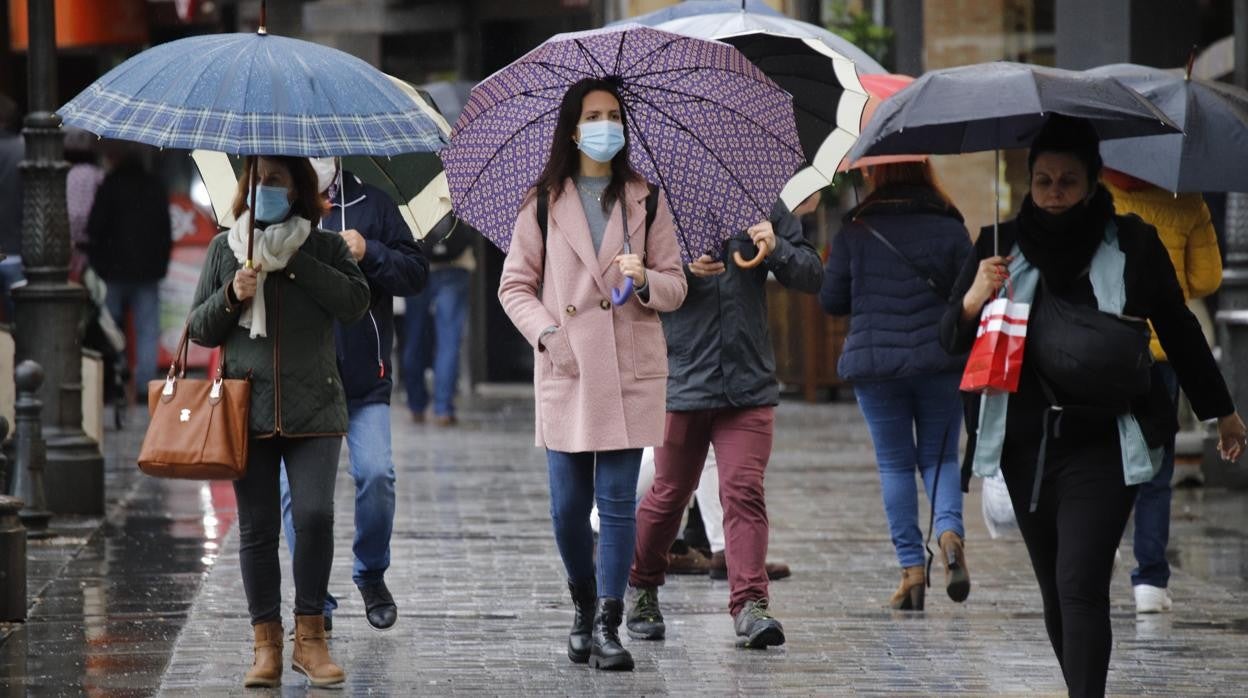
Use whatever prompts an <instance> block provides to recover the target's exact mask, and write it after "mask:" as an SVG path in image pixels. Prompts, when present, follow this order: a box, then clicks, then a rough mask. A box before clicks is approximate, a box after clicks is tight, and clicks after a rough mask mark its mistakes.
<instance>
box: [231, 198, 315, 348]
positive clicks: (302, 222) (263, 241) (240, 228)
mask: <svg viewBox="0 0 1248 698" xmlns="http://www.w3.org/2000/svg"><path fill="white" fill-rule="evenodd" d="M249 218H250V215H249V214H247V213H244V214H243V215H241V216H239V219H238V220H237V221H235V223H234V227H232V228H230V234H229V241H230V250H232V251H233V252H234V258H235V259H237V260H238V261H239V262H240V263H245V262H246V260H247V223H246V221H247V220H248V219H249ZM311 232H312V223H311V222H310V221H309V220H308V219H306V218H300V217H299V216H291V217H290V218H287V219H286V220H285V221H282V222H281V223H274V224H273V225H270V226H269V227H267V228H265V229H264V230H259V229H257V230H256V234H255V240H254V248H253V249H252V253H251V261H252V264H253V265H254V266H255V268H256V269H258V270H259V271H258V272H257V274H256V295H255V296H254V297H253V298H252V299H251V304H250V305H248V306H247V307H246V309H244V310H243V314H242V316H241V317H239V319H238V324H240V325H242V326H243V327H247V328H249V329H250V330H251V338H252V339H255V338H256V337H267V336H268V334H267V333H266V331H265V330H266V328H267V326H268V316H267V315H266V314H265V310H264V279H265V277H266V276H268V274H269V272H273V271H277V270H279V269H283V268H285V267H286V264H287V263H288V262H290V258H291V257H293V256H294V255H295V253H296V252H298V251H299V248H300V247H302V246H303V243H304V241H306V240H307V239H308V235H309V234H310V233H311Z"/></svg>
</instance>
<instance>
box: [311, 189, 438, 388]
mask: <svg viewBox="0 0 1248 698" xmlns="http://www.w3.org/2000/svg"><path fill="white" fill-rule="evenodd" d="M343 183H344V185H345V186H344V188H345V189H346V191H345V192H337V193H336V194H335V196H334V198H333V200H332V201H331V202H330V203H331V204H332V205H333V207H332V209H331V210H330V211H329V212H328V213H326V214H325V216H324V218H322V219H321V222H320V224H321V228H322V229H324V230H329V231H332V232H338V231H340V230H343V229H344V228H343V211H344V208H343V205H342V202H343V201H344V200H345V201H346V202H347V203H346V207H345V211H346V229H347V230H350V229H353V228H354V229H355V230H358V231H360V235H362V236H363V237H364V240H365V249H364V258H363V259H361V260H359V262H358V264H359V267H360V271H362V272H364V277H365V278H367V279H368V288H369V291H370V292H371V296H372V298H371V300H370V302H369V306H368V312H367V313H365V314H364V317H363V318H361V319H360V320H357V321H356V322H353V323H351V324H348V325H344V324H341V323H337V324H335V326H334V338H335V343H336V344H337V349H338V371H339V373H340V374H341V375H342V387H343V389H344V390H345V392H346V394H347V407H348V408H349V409H355V408H357V407H359V406H361V405H367V404H373V403H386V404H389V403H390V391H391V387H392V385H393V382H392V379H391V377H390V372H391V371H390V350H391V347H393V346H394V297H395V296H414V295H416V294H417V293H420V292H421V291H422V290H424V288H425V282H426V280H427V279H428V276H429V261H428V259H426V257H425V253H424V251H423V250H422V249H421V247H420V246H419V245H418V244H417V243H416V241H415V240H414V239H413V238H412V231H411V228H408V227H407V223H405V222H404V221H403V217H402V215H400V213H399V208H398V206H396V205H395V204H394V200H393V199H391V198H390V197H389V196H388V195H387V194H386V193H385V192H384V191H382V190H380V189H378V188H377V187H374V186H373V185H371V184H366V183H364V182H361V181H360V180H359V178H357V177H356V176H355V175H353V174H351V173H350V172H343ZM344 194H345V196H344Z"/></svg>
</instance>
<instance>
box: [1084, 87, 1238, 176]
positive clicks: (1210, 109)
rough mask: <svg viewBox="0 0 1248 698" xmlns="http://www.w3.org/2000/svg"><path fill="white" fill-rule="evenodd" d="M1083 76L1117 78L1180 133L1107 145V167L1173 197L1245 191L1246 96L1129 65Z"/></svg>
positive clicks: (1103, 153)
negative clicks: (1173, 195) (1171, 194)
mask: <svg viewBox="0 0 1248 698" xmlns="http://www.w3.org/2000/svg"><path fill="white" fill-rule="evenodd" d="M1087 72H1088V74H1090V75H1099V76H1108V77H1112V78H1117V79H1118V80H1119V81H1120V82H1122V83H1123V84H1124V85H1126V86H1128V87H1130V88H1132V89H1134V90H1136V91H1137V92H1139V93H1140V94H1142V95H1144V97H1145V98H1147V99H1148V101H1150V102H1152V103H1153V104H1154V105H1155V106H1156V107H1157V108H1159V109H1161V110H1162V111H1163V112H1165V113H1166V116H1168V117H1170V118H1171V119H1172V120H1173V121H1174V123H1176V124H1178V125H1179V126H1180V127H1182V129H1183V133H1175V134H1169V135H1165V136H1151V137H1145V138H1123V139H1119V140H1114V141H1106V142H1105V143H1102V144H1101V156H1102V157H1103V158H1104V160H1105V165H1106V167H1111V168H1113V169H1115V170H1118V171H1119V172H1126V173H1127V174H1129V175H1131V176H1133V177H1138V178H1139V179H1142V180H1144V181H1146V182H1150V183H1152V184H1156V185H1157V186H1159V187H1161V188H1163V189H1166V190H1168V191H1173V192H1203V191H1248V167H1245V166H1244V163H1245V162H1248V91H1245V90H1243V89H1241V88H1238V87H1235V86H1233V85H1227V84H1225V83H1219V82H1212V81H1205V80H1196V79H1191V78H1190V76H1184V75H1182V74H1178V75H1176V74H1174V73H1172V72H1169V71H1165V70H1159V69H1157V68H1149V67H1147V66H1142V65H1133V64H1130V63H1119V64H1115V65H1107V66H1102V67H1100V68H1094V69H1092V70H1089V71H1087Z"/></svg>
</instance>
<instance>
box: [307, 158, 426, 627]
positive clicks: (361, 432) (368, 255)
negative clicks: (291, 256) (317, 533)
mask: <svg viewBox="0 0 1248 698" xmlns="http://www.w3.org/2000/svg"><path fill="white" fill-rule="evenodd" d="M312 165H313V167H314V168H315V169H316V172H317V179H318V185H319V186H320V187H321V191H323V192H325V195H326V198H327V199H328V200H329V202H330V204H331V205H332V206H331V210H330V212H329V213H327V214H326V215H325V217H324V218H322V219H321V221H320V228H321V229H323V230H330V231H341V234H342V237H343V239H344V240H346V242H347V247H348V248H349V249H350V250H351V254H352V256H354V257H355V261H356V263H358V264H359V265H360V271H362V272H364V276H365V278H367V279H368V286H369V289H370V290H371V291H372V300H371V302H370V304H369V309H368V312H367V313H366V314H365V315H364V317H363V318H362V319H360V320H358V321H356V322H354V323H351V324H349V325H342V324H339V325H337V326H336V327H335V335H336V336H335V339H336V344H337V349H338V372H339V374H340V375H341V376H342V386H343V389H344V391H345V392H346V394H347V413H348V415H349V417H350V426H349V427H348V430H347V450H348V453H349V454H350V457H351V477H352V478H353V479H354V480H355V542H354V544H353V545H352V552H353V553H354V563H353V566H352V575H351V578H352V580H353V581H354V582H355V585H356V587H358V588H359V590H360V595H361V597H363V600H364V612H365V616H366V617H367V619H368V623H369V625H371V626H373V627H374V628H376V629H377V630H388V629H390V628H391V627H392V626H393V625H394V623H395V621H396V620H398V608H397V607H396V606H395V603H394V597H393V596H391V594H390V590H389V589H388V588H387V587H386V582H385V574H386V570H387V569H388V568H389V567H390V534H391V532H392V531H393V529H394V461H393V459H392V457H391V453H390V391H391V388H392V387H393V382H392V379H391V373H390V354H391V348H392V346H393V342H394V297H395V296H409V295H414V294H416V293H419V292H420V291H421V289H423V288H424V286H425V281H426V280H427V278H428V275H429V262H428V260H426V259H425V256H424V253H423V252H422V251H421V249H420V247H419V246H418V245H417V244H416V241H415V240H414V239H413V238H412V231H411V229H410V228H408V226H407V223H405V222H404V221H403V217H402V216H401V215H400V213H399V209H398V206H396V205H395V203H394V201H392V200H391V199H390V197H389V196H388V195H387V194H386V193H385V192H383V191H382V190H380V189H378V188H377V187H374V186H372V185H370V184H365V183H364V182H362V181H360V179H359V178H358V177H356V176H355V175H353V174H351V173H350V172H341V173H339V172H338V169H337V165H336V163H335V159H334V158H313V159H312ZM339 175H340V176H339ZM340 186H341V189H340ZM344 202H345V203H344ZM282 517H283V523H284V525H285V528H286V541H287V543H288V544H289V545H290V547H291V550H292V551H293V550H294V545H295V532H294V528H293V526H292V524H291V512H290V489H289V487H288V486H287V483H286V478H285V471H283V473H282ZM337 607H338V602H337V600H336V599H334V597H333V596H332V595H327V596H326V597H325V615H326V619H327V621H328V617H329V616H330V614H331V613H332V612H333V610H334V609H335V608H337ZM329 627H330V625H329V623H328V622H327V623H326V629H328V628H329Z"/></svg>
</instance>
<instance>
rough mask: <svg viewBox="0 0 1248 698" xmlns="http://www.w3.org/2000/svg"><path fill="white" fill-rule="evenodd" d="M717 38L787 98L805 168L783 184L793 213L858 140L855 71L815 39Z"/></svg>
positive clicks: (861, 102)
mask: <svg viewBox="0 0 1248 698" xmlns="http://www.w3.org/2000/svg"><path fill="white" fill-rule="evenodd" d="M659 28H660V29H662V28H663V26H660V27H659ZM717 38H718V40H719V41H722V42H724V43H726V44H731V45H733V46H735V47H737V50H739V51H741V53H742V54H744V55H745V57H746V58H748V59H750V62H751V63H753V64H754V65H756V66H758V68H759V70H762V71H763V73H764V74H765V75H766V76H767V77H769V78H771V79H772V80H775V81H776V84H778V85H780V87H783V88H784V89H785V90H786V91H787V92H788V93H789V94H791V95H793V114H794V116H795V117H796V120H797V135H798V138H799V139H800V141H801V144H802V152H803V153H804V154H805V156H806V161H807V162H808V163H809V165H808V166H807V167H805V168H803V169H802V170H801V171H800V172H798V173H797V174H796V175H794V176H793V178H792V179H790V180H789V181H788V183H787V184H785V186H784V190H783V191H782V192H781V193H780V198H781V199H782V200H783V201H784V203H785V205H786V206H788V207H789V209H790V210H792V209H794V208H797V205H798V204H800V203H801V202H802V201H804V200H805V199H806V197H808V196H810V195H811V194H813V193H815V192H816V191H819V190H820V189H823V188H824V187H826V186H828V185H829V184H831V183H832V178H833V177H834V176H835V175H836V168H837V166H838V165H839V164H840V163H841V160H842V158H844V157H845V153H847V152H849V149H850V147H851V146H853V144H854V141H855V140H857V139H858V130H859V128H860V127H861V119H862V110H863V108H864V107H866V104H867V92H866V90H865V89H864V88H863V86H862V84H861V83H860V82H859V81H858V72H857V70H855V68H854V64H853V63H852V62H851V61H850V60H849V59H848V58H845V57H844V56H842V55H841V54H839V53H837V52H836V51H833V50H832V49H830V48H828V46H827V45H826V44H824V43H823V42H821V41H819V40H817V39H811V38H801V37H796V36H787V35H782V34H772V33H769V32H761V31H754V32H747V33H745V34H734V35H731V36H721V37H717Z"/></svg>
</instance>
